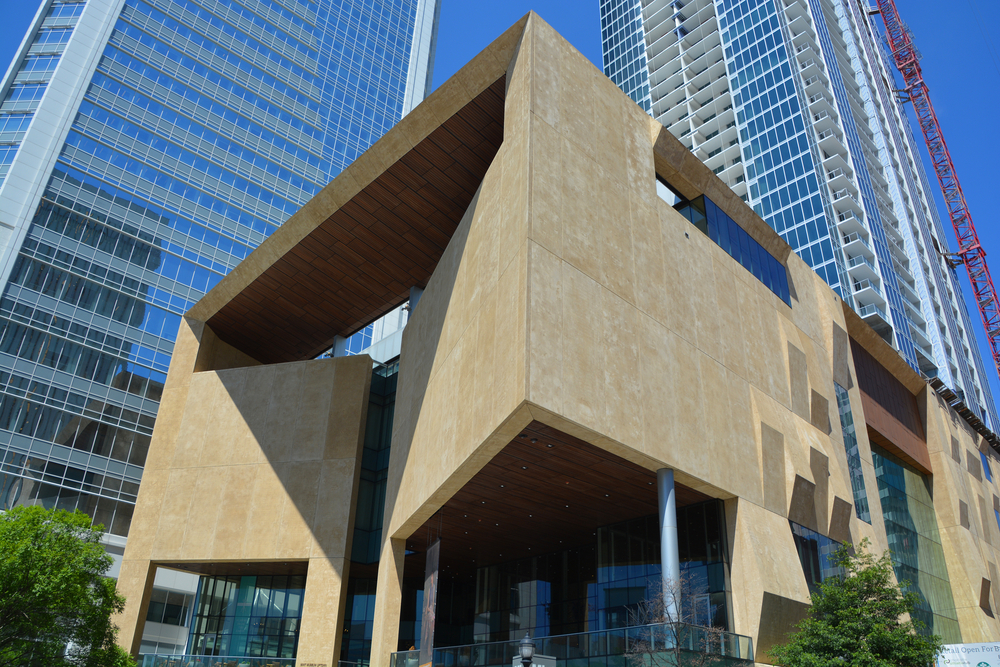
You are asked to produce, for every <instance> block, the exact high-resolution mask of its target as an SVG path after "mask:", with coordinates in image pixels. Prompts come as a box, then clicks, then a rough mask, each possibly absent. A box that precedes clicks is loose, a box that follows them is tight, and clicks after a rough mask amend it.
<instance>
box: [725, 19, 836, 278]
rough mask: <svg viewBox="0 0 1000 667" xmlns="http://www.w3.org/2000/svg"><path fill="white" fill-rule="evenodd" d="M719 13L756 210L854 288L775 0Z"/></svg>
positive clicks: (799, 250) (821, 269)
mask: <svg viewBox="0 0 1000 667" xmlns="http://www.w3.org/2000/svg"><path fill="white" fill-rule="evenodd" d="M716 13H717V15H718V17H719V30H720V33H721V35H722V43H723V46H724V47H725V57H726V67H727V69H728V72H729V79H730V87H731V90H732V91H733V104H734V105H735V107H736V119H737V122H738V124H739V129H740V146H741V148H742V151H743V163H744V164H745V165H746V176H747V181H748V183H749V189H750V197H751V199H750V201H751V202H752V203H753V207H754V210H755V211H756V212H757V215H759V216H760V217H761V218H763V219H764V220H765V221H766V222H767V223H768V224H769V225H770V226H771V227H772V228H773V229H774V230H775V231H776V232H778V233H779V234H781V236H782V238H783V239H785V241H786V242H787V243H788V245H790V246H792V248H793V249H794V250H795V252H796V254H798V255H799V257H801V258H802V259H803V260H805V262H806V263H807V264H809V266H811V267H812V268H813V270H814V271H816V273H818V274H819V275H820V276H821V277H822V278H823V279H824V280H825V281H826V282H827V284H829V285H830V286H831V287H833V288H834V289H835V290H837V291H838V292H840V294H841V296H844V294H845V293H846V294H848V295H849V293H850V290H849V289H845V288H844V287H843V281H842V280H841V275H842V273H843V271H842V270H840V269H838V266H837V262H836V259H835V246H834V243H833V241H832V240H831V238H830V230H829V225H828V223H827V219H826V214H825V212H824V202H823V196H822V194H821V190H820V182H819V180H818V178H817V165H816V163H815V160H814V159H813V155H812V152H811V149H810V146H809V139H808V137H807V132H808V131H809V130H808V127H807V126H809V125H811V123H806V122H805V121H806V120H808V118H807V116H806V114H807V113H808V112H807V111H805V110H804V109H803V108H802V106H801V104H800V102H799V98H798V95H797V93H796V90H795V83H794V81H793V77H794V76H795V72H794V71H793V69H792V62H791V59H790V58H789V55H788V50H787V47H786V45H785V43H784V38H783V36H782V33H781V23H780V19H779V16H778V10H777V8H776V6H775V3H774V2H773V1H772V0H753V1H748V0H716ZM842 263H843V262H842V260H841V264H842Z"/></svg>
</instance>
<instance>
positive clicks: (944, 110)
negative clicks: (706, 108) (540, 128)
mask: <svg viewBox="0 0 1000 667" xmlns="http://www.w3.org/2000/svg"><path fill="white" fill-rule="evenodd" d="M442 2H443V4H442V9H441V26H440V32H439V35H438V50H437V60H436V62H435V76H434V85H435V86H437V85H439V84H440V83H441V82H442V81H444V80H445V79H447V78H448V77H449V76H451V75H452V74H454V73H455V71H457V70H458V69H459V68H460V67H461V66H462V65H463V64H465V63H466V62H468V61H469V60H470V59H471V58H472V57H473V56H474V55H476V53H478V52H479V51H480V50H482V49H483V48H484V47H485V46H486V45H487V44H489V43H490V42H491V41H492V40H493V39H494V38H496V37H497V36H498V35H499V34H500V33H501V32H503V30H504V29H506V28H507V27H509V26H510V25H511V24H513V23H514V22H515V21H517V19H519V18H520V17H521V16H523V15H524V14H526V13H527V12H528V11H529V10H534V11H536V12H537V13H538V14H539V15H541V17H542V18H543V19H545V20H546V21H547V22H548V23H549V24H551V25H552V26H553V27H554V28H555V29H556V30H557V31H558V32H560V33H561V34H562V35H563V36H564V37H566V38H567V39H568V40H569V41H570V42H571V43H572V44H573V45H574V46H576V48H578V49H579V50H580V51H581V52H582V53H583V54H584V55H585V56H587V57H588V58H590V60H591V61H593V62H594V63H595V65H598V66H600V65H599V64H600V60H601V52H600V50H601V44H600V18H599V16H598V0H488V1H485V2H484V1H482V0H442ZM896 2H897V6H898V7H899V11H900V13H901V14H902V16H903V20H904V21H906V22H907V23H908V24H909V26H910V28H911V29H912V31H913V35H914V39H915V41H916V43H917V46H918V47H919V49H920V51H921V53H922V54H923V60H922V61H921V66H922V68H923V71H924V78H925V81H926V82H927V85H928V86H929V87H930V91H931V98H932V100H933V102H934V107H935V110H936V111H937V114H938V119H939V120H940V122H941V125H942V127H943V128H944V133H945V139H946V140H947V142H948V147H949V148H950V150H951V154H952V158H953V160H954V162H955V165H956V168H957V169H958V173H959V177H960V179H961V182H962V187H963V188H964V190H965V196H966V199H967V200H968V202H969V206H970V208H971V211H972V217H973V220H974V221H975V223H976V227H977V229H978V231H979V236H980V239H981V241H982V244H983V248H984V249H985V250H986V253H987V261H988V263H989V265H990V269H991V271H992V273H993V275H994V277H995V280H997V281H1000V224H998V222H997V220H996V215H997V212H998V211H1000V205H998V203H997V201H996V200H994V197H996V196H997V191H998V190H1000V183H998V180H1000V179H998V177H997V176H998V173H997V171H998V170H997V166H996V165H997V164H998V162H1000V36H996V37H994V36H993V35H996V34H998V31H997V30H996V28H997V27H998V26H1000V2H996V0H953V2H952V3H950V4H949V5H948V6H947V8H944V6H943V5H942V4H941V2H940V1H936V2H932V1H931V0H896ZM873 4H874V2H873ZM36 7H37V3H36V2H35V0H0V8H2V9H3V15H4V20H3V22H2V23H0V70H2V71H5V70H6V65H7V64H8V63H9V62H10V59H11V58H12V57H13V53H14V51H15V50H16V49H17V45H18V44H19V43H20V41H21V38H22V36H23V34H24V31H25V30H26V29H27V26H28V23H29V22H30V21H31V18H32V16H33V15H34V12H35V9H36ZM918 139H919V137H918ZM919 145H920V146H921V149H922V146H923V144H922V142H920V144H919ZM928 177H929V178H931V179H932V185H936V184H935V183H934V181H933V179H934V177H933V174H932V172H929V173H928ZM934 192H935V193H937V192H938V191H937V188H936V187H934ZM945 227H946V229H947V230H948V233H949V241H950V243H951V244H952V246H953V248H954V246H955V240H954V235H953V234H952V233H951V227H950V224H948V221H947V220H945ZM960 277H961V280H962V281H963V285H965V286H966V290H967V293H968V278H967V276H965V275H964V271H963V272H962V275H961V276H960ZM969 303H971V300H970V301H969ZM970 316H971V317H972V318H973V324H974V327H973V328H974V329H975V331H976V333H977V335H978V336H979V337H980V348H981V349H982V351H983V354H984V355H985V360H986V361H987V369H986V375H987V377H989V378H990V381H991V384H992V387H993V395H994V397H995V399H996V400H997V402H998V403H1000V380H998V378H997V373H996V372H995V370H994V369H993V367H992V366H993V365H992V362H991V360H990V356H989V351H988V348H987V346H986V342H985V337H984V336H983V334H982V326H981V324H980V323H979V315H978V312H977V311H975V310H974V309H973V310H971V311H970Z"/></svg>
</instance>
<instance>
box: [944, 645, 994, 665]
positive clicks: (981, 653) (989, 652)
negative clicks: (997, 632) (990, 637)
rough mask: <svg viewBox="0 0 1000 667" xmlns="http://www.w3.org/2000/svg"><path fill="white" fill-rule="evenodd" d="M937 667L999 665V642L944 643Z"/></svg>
mask: <svg viewBox="0 0 1000 667" xmlns="http://www.w3.org/2000/svg"><path fill="white" fill-rule="evenodd" d="M937 665H938V667H1000V642H990V643H986V644H945V645H944V651H942V652H941V655H939V656H938V659H937Z"/></svg>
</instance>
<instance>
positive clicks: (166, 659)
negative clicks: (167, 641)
mask: <svg viewBox="0 0 1000 667" xmlns="http://www.w3.org/2000/svg"><path fill="white" fill-rule="evenodd" d="M138 663H139V667H295V658H268V657H241V656H232V655H178V654H158V653H157V654H154V653H146V654H143V655H140V656H139V661H138Z"/></svg>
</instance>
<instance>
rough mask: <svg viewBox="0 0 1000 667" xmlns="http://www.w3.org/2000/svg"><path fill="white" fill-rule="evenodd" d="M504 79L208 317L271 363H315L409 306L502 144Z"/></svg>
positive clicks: (225, 336)
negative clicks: (340, 339)
mask: <svg viewBox="0 0 1000 667" xmlns="http://www.w3.org/2000/svg"><path fill="white" fill-rule="evenodd" d="M505 81H506V76H505V75H504V76H501V77H500V78H499V79H497V80H496V81H495V82H494V83H493V84H492V85H490V86H488V87H486V89H485V90H483V91H482V92H481V93H479V94H478V95H477V96H476V97H474V98H473V99H471V101H469V102H468V103H467V104H465V106H463V107H462V108H461V109H460V110H459V111H457V112H456V113H455V114H454V115H452V116H451V117H450V118H448V119H447V120H446V121H444V122H443V123H442V124H440V126H438V127H437V129H435V130H434V131H432V132H431V133H430V134H429V135H428V136H426V138H424V139H423V140H422V141H420V142H419V143H418V144H417V145H416V146H414V147H413V148H412V149H410V150H409V151H408V152H407V153H405V154H404V155H403V156H402V158H400V159H399V160H397V161H396V162H395V163H394V164H392V165H390V166H389V167H388V168H387V169H386V170H385V171H383V172H382V173H381V174H380V175H378V176H377V177H375V178H374V179H373V180H372V181H371V182H370V183H369V184H368V185H367V186H365V187H363V188H362V189H361V190H360V191H359V192H358V193H357V194H355V195H354V196H353V197H352V198H351V199H350V200H349V201H347V202H346V203H344V204H342V205H341V206H340V207H339V208H336V210H333V211H331V214H330V215H329V217H328V218H326V219H325V220H324V221H322V222H320V223H319V224H318V225H317V226H316V227H315V229H313V230H312V231H311V232H309V233H308V234H307V235H306V236H305V237H304V238H303V239H302V240H301V241H299V242H298V243H297V244H296V245H295V246H294V247H292V248H291V249H290V250H288V251H287V252H284V253H283V254H282V255H281V256H280V257H278V258H277V259H276V260H275V261H274V262H273V263H271V264H270V266H268V267H267V268H265V269H264V270H263V271H262V272H261V273H260V274H259V275H257V276H255V277H254V278H253V279H252V280H251V281H249V282H248V284H246V285H245V286H243V287H242V289H241V290H240V291H239V292H238V293H237V294H235V296H233V297H232V298H231V299H229V300H228V302H226V303H225V304H223V305H222V306H221V307H219V308H218V310H216V311H215V312H214V314H212V315H211V317H210V318H208V319H207V324H208V325H209V326H210V327H211V328H212V330H213V331H214V332H215V334H216V335H217V336H218V337H219V338H221V339H222V340H224V341H225V342H227V343H229V344H230V345H233V346H234V347H236V348H237V349H239V350H241V351H243V352H245V353H246V354H249V355H250V356H252V357H253V358H255V359H257V360H258V361H261V362H263V363H279V362H286V361H298V360H303V359H311V358H313V357H315V356H317V355H318V354H320V353H322V352H323V351H324V350H326V349H329V348H330V347H331V346H332V345H333V339H334V337H335V336H344V337H346V336H349V335H351V334H352V333H354V332H356V331H358V330H359V329H360V328H362V327H364V326H365V325H367V324H368V323H370V322H372V321H374V320H375V319H377V318H379V317H381V316H382V315H384V314H385V313H387V312H389V311H391V310H392V309H393V308H395V307H396V306H398V305H400V304H402V303H404V302H405V301H406V300H407V299H408V298H409V292H410V288H411V287H420V288H423V287H424V286H425V285H426V284H427V281H428V279H429V278H430V276H431V274H432V273H433V271H434V268H435V267H436V266H437V262H438V260H439V259H440V258H441V255H442V254H443V253H444V250H445V247H446V246H447V245H448V242H449V241H450V240H451V237H452V235H453V234H454V233H455V229H456V228H457V227H458V223H459V222H460V221H461V219H462V216H463V215H464V214H465V211H466V209H467V208H468V206H469V204H470V202H471V201H472V198H473V196H474V195H475V192H476V190H477V189H478V187H479V184H480V183H481V182H482V180H483V177H484V176H485V175H486V170H487V169H488V168H489V166H490V163H491V162H492V161H493V158H494V157H495V156H496V154H497V151H498V150H499V148H500V144H501V142H502V141H503V112H504V92H505ZM420 112H421V109H420V107H418V108H417V109H416V110H414V112H413V114H419V113H420ZM409 120H411V119H409V118H408V119H405V120H404V122H406V121H409ZM378 147H379V144H378V143H376V144H375V146H374V147H373V148H372V149H370V150H376V148H378ZM344 177H345V175H344V174H342V175H341V176H340V177H338V178H344ZM346 177H350V175H346ZM334 183H336V181H334ZM314 205H315V203H314V202H310V204H309V206H314ZM331 208H332V207H331ZM279 231H280V230H279ZM253 256H254V255H251V258H252V257H253ZM247 261H249V259H248V260H247ZM199 305H200V304H199ZM197 308H198V307H197V306H196V309H195V310H193V311H192V313H195V312H196V310H197Z"/></svg>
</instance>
